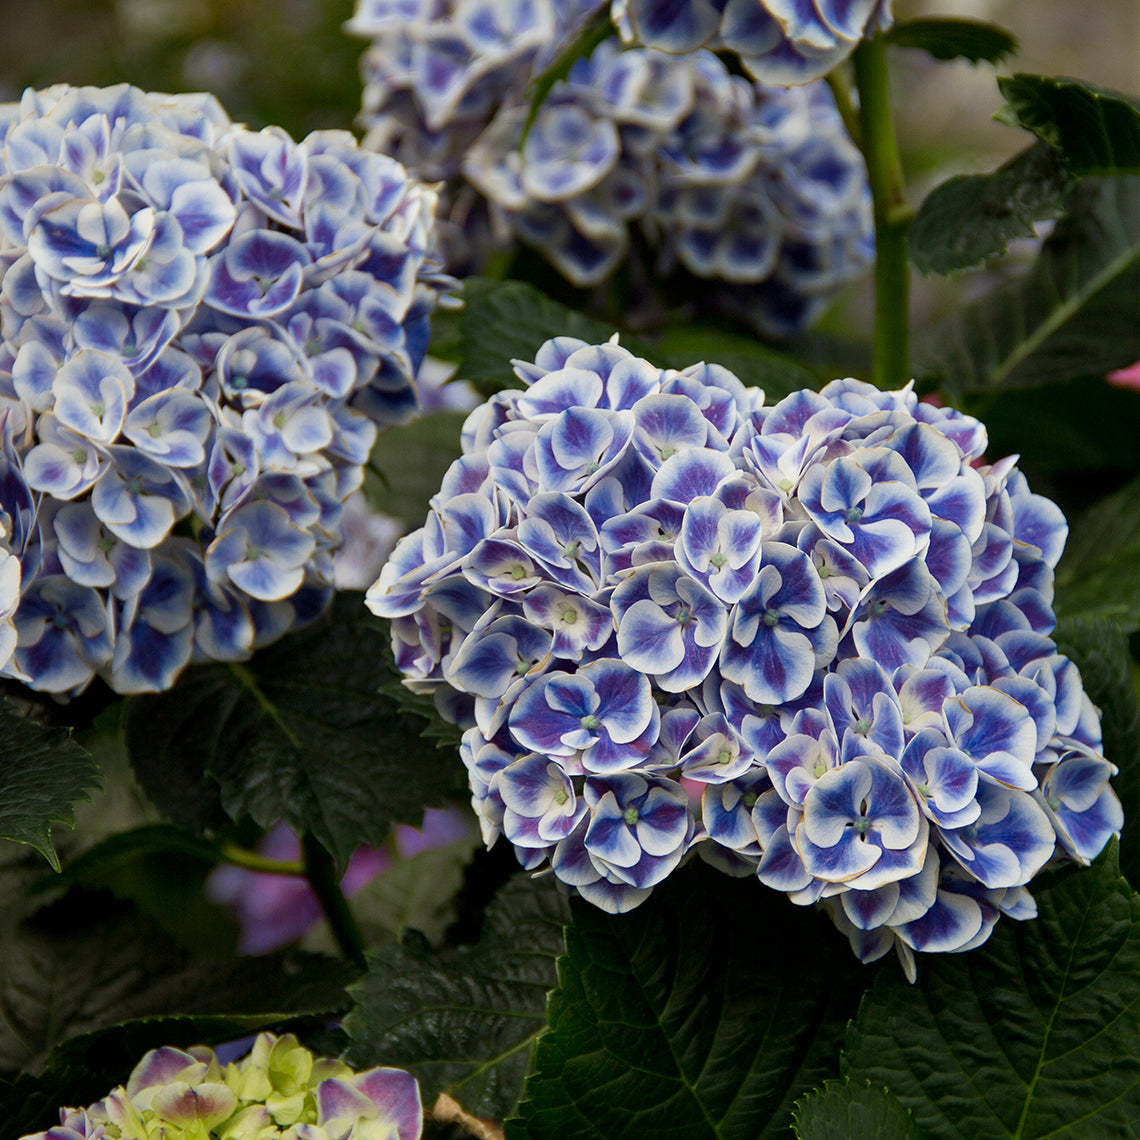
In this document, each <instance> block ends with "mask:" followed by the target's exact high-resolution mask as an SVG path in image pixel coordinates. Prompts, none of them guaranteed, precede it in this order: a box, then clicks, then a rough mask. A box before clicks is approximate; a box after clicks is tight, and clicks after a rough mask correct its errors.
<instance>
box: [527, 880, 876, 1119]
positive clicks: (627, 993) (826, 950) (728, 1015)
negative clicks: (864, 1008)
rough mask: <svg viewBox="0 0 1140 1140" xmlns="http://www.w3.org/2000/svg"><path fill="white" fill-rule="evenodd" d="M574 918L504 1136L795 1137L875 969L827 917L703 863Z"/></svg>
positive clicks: (583, 909) (831, 1071)
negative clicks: (798, 1109)
mask: <svg viewBox="0 0 1140 1140" xmlns="http://www.w3.org/2000/svg"><path fill="white" fill-rule="evenodd" d="M573 915H574V921H573V922H572V923H571V925H570V926H569V927H567V931H566V956H565V957H564V958H562V959H561V960H560V961H559V964H558V978H559V988H558V989H557V990H556V991H555V992H554V993H553V994H552V995H551V998H550V1009H549V1015H548V1016H549V1022H550V1029H549V1031H548V1032H547V1033H546V1034H544V1035H543V1037H542V1038H540V1040H539V1046H538V1052H537V1059H536V1071H535V1073H534V1075H533V1076H531V1077H528V1078H527V1083H526V1099H525V1100H523V1102H522V1103H521V1104H520V1105H519V1119H516V1120H513V1121H508V1123H507V1130H506V1135H507V1137H508V1140H524V1138H528V1137H529V1138H533V1140H539V1138H542V1140H546V1138H548V1137H552V1136H557V1137H559V1140H572V1138H578V1137H581V1138H586V1137H589V1138H591V1140H608V1138H610V1137H613V1138H615V1140H616V1138H618V1137H622V1138H624V1137H630V1136H645V1137H650V1136H665V1135H667V1136H669V1137H670V1138H671V1140H732V1138H737V1137H739V1138H740V1140H768V1138H774V1137H786V1136H788V1135H789V1128H790V1125H791V1113H792V1105H793V1103H794V1102H795V1100H796V1098H798V1097H800V1096H802V1095H803V1094H804V1093H805V1092H807V1091H809V1090H810V1089H812V1088H814V1087H815V1086H816V1085H817V1084H819V1083H820V1082H822V1081H823V1080H825V1079H827V1078H828V1077H830V1076H834V1075H835V1073H836V1068H837V1058H838V1053H839V1048H840V1045H841V1043H842V1040H843V1033H844V1027H845V1026H846V1023H847V1019H848V1018H849V1017H850V1016H851V1015H852V1013H853V1012H854V1010H855V1007H856V1004H857V1002H858V999H859V995H860V994H861V993H862V990H863V987H864V985H866V984H867V982H869V981H870V979H871V977H872V976H873V972H869V971H868V970H867V968H866V967H864V966H861V965H860V964H859V963H858V961H856V960H855V958H854V957H853V956H852V955H851V954H850V951H849V950H848V948H847V946H846V944H845V943H844V942H843V940H842V939H841V938H840V936H839V935H838V934H836V933H835V931H834V930H831V929H829V926H828V924H827V922H826V920H825V919H824V918H823V917H822V916H821V915H818V914H815V913H813V912H810V911H805V910H803V909H800V908H798V907H795V906H792V905H791V904H790V903H789V902H788V900H787V898H785V897H784V896H783V895H779V894H777V893H776V892H774V891H770V890H768V889H767V888H765V887H763V886H761V884H760V883H758V882H757V881H756V880H755V878H748V879H730V878H728V877H727V876H726V875H724V874H723V873H721V872H720V871H715V870H713V869H712V868H710V867H708V866H707V865H705V864H704V863H703V862H696V863H694V864H693V865H692V866H690V867H688V868H686V869H685V870H684V871H683V872H680V873H678V874H676V875H674V876H672V877H671V879H670V881H669V882H667V883H665V884H663V885H662V886H660V887H658V888H656V890H655V891H654V893H653V895H652V897H651V898H650V899H648V900H647V901H646V902H644V903H642V905H641V906H639V907H638V908H637V909H636V910H634V911H632V912H630V913H629V914H623V915H610V914H606V913H604V912H602V911H600V910H598V909H596V908H594V907H591V906H590V905H588V904H586V903H582V902H579V901H577V900H576V901H575V904H574V907H573Z"/></svg>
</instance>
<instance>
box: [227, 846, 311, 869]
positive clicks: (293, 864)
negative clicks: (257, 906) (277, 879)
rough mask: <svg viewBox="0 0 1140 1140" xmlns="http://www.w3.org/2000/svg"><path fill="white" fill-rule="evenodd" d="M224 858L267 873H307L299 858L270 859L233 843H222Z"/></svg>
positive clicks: (238, 865) (240, 865)
mask: <svg viewBox="0 0 1140 1140" xmlns="http://www.w3.org/2000/svg"><path fill="white" fill-rule="evenodd" d="M221 852H222V859H223V860H224V861H225V862H227V863H232V864H233V866H235V867H243V868H244V869H245V870H247V871H260V872H261V873H263V874H266V875H300V876H303V875H304V874H305V864H304V863H302V862H300V861H299V860H296V859H292V860H285V859H268V858H266V856H264V855H258V853H257V852H256V851H250V850H248V849H247V848H245V847H238V846H237V845H236V844H233V843H223V844H221Z"/></svg>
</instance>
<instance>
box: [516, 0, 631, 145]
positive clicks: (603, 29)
mask: <svg viewBox="0 0 1140 1140" xmlns="http://www.w3.org/2000/svg"><path fill="white" fill-rule="evenodd" d="M616 35H617V28H615V27H614V25H613V21H612V20H611V19H610V6H609V4H608V3H603V4H600V5H599V6H598V8H597V10H596V11H594V12H591V13H590V15H589V16H587V17H586V19H585V20H584V21H583V23H582V26H581V27H580V28H579V29H578V31H577V32H576V33H575V35H574V38H573V39H572V40H571V41H570V42H569V43H568V44H567V45H566V46H565V47H564V48H563V49H562V51H560V52H559V53H558V56H557V57H556V58H555V60H554V62H553V63H551V64H550V65H549V66H548V67H546V68H544V69H543V70H542V71H540V72H539V73H538V75H536V76H535V77H534V78H533V79H532V80H531V81H530V86H529V87H528V88H527V97H528V98H529V100H530V105H529V107H528V108H527V113H526V122H525V123H524V124H523V135H522V137H523V140H524V141H525V140H526V136H527V134H528V133H529V132H530V128H531V126H532V125H533V124H534V120H535V117H536V116H537V115H538V112H539V111H540V110H541V108H542V104H543V103H544V102H545V101H546V97H547V95H549V94H550V89H551V88H552V87H553V86H554V85H555V83H557V82H558V81H559V80H560V79H565V78H566V77H567V76H568V75H569V74H570V69H571V68H572V67H573V66H574V64H575V63H576V62H577V61H578V60H580V59H586V58H588V57H589V56H590V55H591V54H592V53H593V50H594V48H596V47H597V46H598V44H600V43H601V42H602V41H603V40H608V39H609V38H610V37H611V36H616Z"/></svg>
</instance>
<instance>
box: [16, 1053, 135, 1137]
mask: <svg viewBox="0 0 1140 1140" xmlns="http://www.w3.org/2000/svg"><path fill="white" fill-rule="evenodd" d="M86 1079H87V1074H86V1073H84V1072H83V1071H82V1070H79V1069H66V1070H54V1071H52V1072H51V1073H46V1074H44V1075H43V1076H39V1077H35V1076H32V1074H31V1073H20V1074H19V1075H18V1076H17V1077H16V1078H15V1079H14V1080H12V1081H10V1082H9V1081H4V1080H0V1140H21V1137H24V1136H27V1135H29V1134H31V1133H34V1132H46V1131H47V1130H48V1129H49V1128H57V1127H58V1126H59V1110H60V1108H62V1107H64V1106H67V1107H69V1108H70V1107H76V1102H78V1101H79V1099H80V1097H79V1095H77V1094H80V1093H81V1090H82V1086H83V1082H84V1081H85V1080H86ZM123 1079H124V1080H125V1079H126V1077H125V1075H124V1077H123ZM109 1091H110V1089H109V1088H103V1089H102V1093H103V1094H106V1093H107V1092H109ZM99 1095H100V1093H99V1092H96V1093H94V1094H93V1095H92V1096H90V1097H87V1098H86V1099H85V1101H84V1103H90V1102H91V1101H92V1100H94V1099H95V1097H97V1096H99Z"/></svg>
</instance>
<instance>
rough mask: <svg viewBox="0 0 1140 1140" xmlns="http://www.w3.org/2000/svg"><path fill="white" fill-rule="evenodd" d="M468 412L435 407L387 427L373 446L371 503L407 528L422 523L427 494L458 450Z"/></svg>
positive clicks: (437, 483) (441, 479) (435, 487)
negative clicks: (374, 481)
mask: <svg viewBox="0 0 1140 1140" xmlns="http://www.w3.org/2000/svg"><path fill="white" fill-rule="evenodd" d="M466 418H467V417H466V415H465V414H464V413H462V412H435V413H433V414H432V415H430V416H424V417H423V418H422V419H418V420H413V421H412V423H410V424H406V425H404V426H403V427H396V428H390V429H389V430H388V431H386V432H385V433H384V434H383V435H382V436H381V437H380V438H379V439H378V440H377V441H376V446H375V447H374V448H373V449H372V458H371V460H370V466H371V467H372V468H373V470H375V471H376V472H378V473H379V475H380V477H381V478H380V481H379V483H380V485H379V486H376V487H374V488H370V491H369V495H368V498H369V501H370V502H371V504H372V506H373V507H375V508H376V510H378V511H383V512H384V513H385V514H388V515H392V516H393V517H394V518H398V519H401V520H402V521H403V522H404V523H406V524H407V529H408V530H415V529H416V528H417V527H420V526H422V525H423V521H424V516H425V515H426V514H427V509H428V506H427V504H428V499H430V498H431V497H432V495H434V494H435V493H436V492H437V491H438V490H439V485H440V483H441V482H442V481H443V476H444V475H445V474H446V472H447V469H448V467H450V466H451V463H452V461H453V460H454V459H457V458H458V456H459V452H460V447H459V430H460V428H462V427H463V421H464V420H465V419H466Z"/></svg>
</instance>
